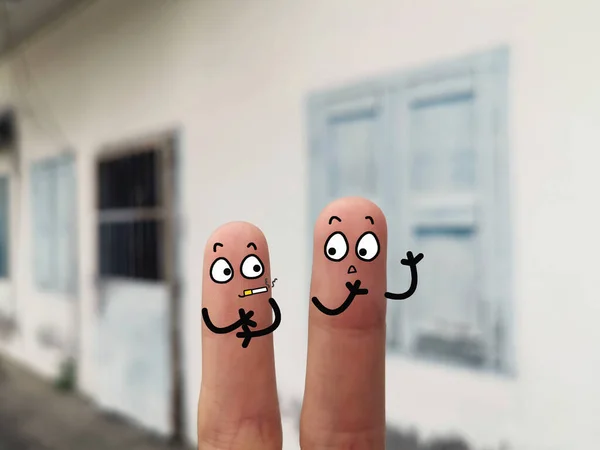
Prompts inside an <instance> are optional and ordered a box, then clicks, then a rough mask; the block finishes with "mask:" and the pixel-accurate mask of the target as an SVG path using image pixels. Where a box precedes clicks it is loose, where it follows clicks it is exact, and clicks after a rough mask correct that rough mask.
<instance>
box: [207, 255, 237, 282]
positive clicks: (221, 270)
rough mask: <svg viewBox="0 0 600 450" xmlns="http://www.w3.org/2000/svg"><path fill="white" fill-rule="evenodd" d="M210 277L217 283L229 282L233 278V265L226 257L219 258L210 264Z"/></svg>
mask: <svg viewBox="0 0 600 450" xmlns="http://www.w3.org/2000/svg"><path fill="white" fill-rule="evenodd" d="M210 278H211V280H213V281H214V282H215V283H219V284H224V283H227V282H228V281H229V280H231V279H232V278H233V267H231V264H229V261H227V260H226V259H225V258H217V259H215V261H214V262H213V263H212V265H211V266H210Z"/></svg>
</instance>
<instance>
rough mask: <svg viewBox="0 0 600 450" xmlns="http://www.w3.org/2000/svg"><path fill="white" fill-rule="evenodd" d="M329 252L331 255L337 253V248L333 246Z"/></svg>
mask: <svg viewBox="0 0 600 450" xmlns="http://www.w3.org/2000/svg"><path fill="white" fill-rule="evenodd" d="M327 253H329V254H330V255H331V256H333V255H335V248H333V247H331V248H330V249H329V250H327Z"/></svg>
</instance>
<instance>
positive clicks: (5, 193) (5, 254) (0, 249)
mask: <svg viewBox="0 0 600 450" xmlns="http://www.w3.org/2000/svg"><path fill="white" fill-rule="evenodd" d="M9 198H10V197H9V180H8V177H7V176H2V177H0V278H6V277H8V258H9V239H10V234H9V230H10V226H9V224H10V200H9Z"/></svg>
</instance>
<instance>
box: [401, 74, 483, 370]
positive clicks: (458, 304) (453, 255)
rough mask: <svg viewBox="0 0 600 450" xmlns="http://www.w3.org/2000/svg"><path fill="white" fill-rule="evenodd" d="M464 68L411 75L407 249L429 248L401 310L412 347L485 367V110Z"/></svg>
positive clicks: (405, 104) (405, 109) (406, 106)
mask: <svg viewBox="0 0 600 450" xmlns="http://www.w3.org/2000/svg"><path fill="white" fill-rule="evenodd" d="M486 95H487V94H486V92H485V90H484V89H483V88H482V86H481V84H480V83H478V79H477V77H476V76H475V75H474V73H473V72H472V71H466V70H465V71H464V72H463V73H457V74H454V75H453V76H449V77H446V78H443V77H441V78H437V79H435V80H432V79H430V78H429V79H424V80H423V81H421V82H419V81H418V80H416V81H413V82H412V83H411V84H410V88H408V89H406V90H405V92H404V96H403V101H402V107H401V108H400V110H401V112H402V117H403V119H404V120H403V123H404V124H405V126H404V129H403V131H402V133H401V136H402V141H401V148H402V162H403V163H404V166H405V167H406V172H405V178H406V180H407V181H406V182H405V183H404V185H403V197H402V198H403V205H404V206H403V208H402V217H403V223H402V225H403V230H404V233H403V234H404V236H406V242H405V243H404V245H405V246H408V248H414V249H415V251H419V252H423V253H424V254H425V255H427V257H426V258H427V262H426V264H423V265H422V266H421V267H420V276H419V278H420V283H419V289H418V290H417V293H416V294H415V295H414V297H413V298H412V299H411V301H410V302H407V303H406V305H404V306H403V308H404V309H405V311H406V315H407V319H406V320H405V322H404V323H403V326H404V328H405V330H404V336H405V344H406V346H407V347H408V350H409V351H410V352H412V353H417V354H421V355H424V356H429V357H435V358H445V357H450V358H452V359H458V360H460V361H461V362H463V363H466V364H472V365H476V366H484V365H486V364H487V363H488V360H489V354H490V351H491V341H490V322H489V315H490V309H491V306H492V305H491V303H490V298H489V292H490V291H489V283H488V280H489V275H488V274H489V271H488V270H487V264H488V262H489V260H490V248H489V244H490V243H491V239H493V235H490V233H489V230H488V227H487V226H488V224H489V212H490V205H491V204H492V203H493V197H490V191H489V190H488V189H487V188H486V186H487V185H488V184H489V182H490V178H489V177H490V171H489V170H487V169H488V168H489V162H488V161H489V156H488V153H489V151H490V145H489V143H490V142H491V141H492V139H493V134H492V133H491V130H490V129H489V123H490V120H491V117H492V115H491V111H490V109H489V107H488V106H489V105H488V103H487V102H486V100H485V99H486Z"/></svg>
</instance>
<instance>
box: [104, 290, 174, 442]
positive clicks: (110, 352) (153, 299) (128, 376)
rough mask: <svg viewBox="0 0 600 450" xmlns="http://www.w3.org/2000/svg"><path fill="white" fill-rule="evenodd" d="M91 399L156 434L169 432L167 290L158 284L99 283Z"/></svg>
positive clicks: (169, 386) (169, 387) (169, 381)
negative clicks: (95, 382) (94, 387)
mask: <svg viewBox="0 0 600 450" xmlns="http://www.w3.org/2000/svg"><path fill="white" fill-rule="evenodd" d="M99 287H100V288H99V293H98V296H99V301H100V304H99V307H98V317H97V325H96V331H97V333H98V334H97V339H96V340H95V343H96V349H95V358H94V362H93V363H94V367H95V368H96V377H97V381H98V384H97V387H96V389H95V391H94V393H95V398H96V399H97V400H98V402H99V403H100V404H101V405H102V406H103V407H104V408H105V409H106V410H110V411H115V412H118V413H121V414H124V415H125V416H126V417H132V418H134V419H135V420H137V421H138V422H139V423H140V424H142V425H143V426H145V427H148V428H151V429H154V430H156V431H158V432H160V433H169V431H170V426H169V425H170V422H169V420H170V414H169V407H170V389H171V384H170V383H171V379H170V368H169V363H170V343H169V310H168V290H167V287H166V286H165V285H164V284H162V283H144V282H135V281H126V280H116V281H114V280H108V281H101V282H100V283H99Z"/></svg>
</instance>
